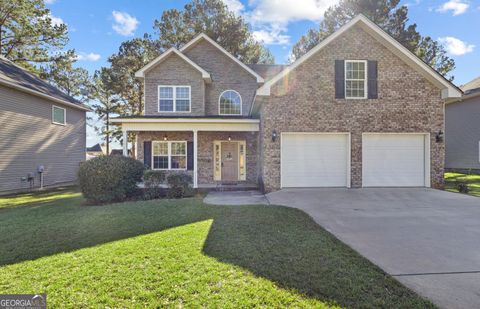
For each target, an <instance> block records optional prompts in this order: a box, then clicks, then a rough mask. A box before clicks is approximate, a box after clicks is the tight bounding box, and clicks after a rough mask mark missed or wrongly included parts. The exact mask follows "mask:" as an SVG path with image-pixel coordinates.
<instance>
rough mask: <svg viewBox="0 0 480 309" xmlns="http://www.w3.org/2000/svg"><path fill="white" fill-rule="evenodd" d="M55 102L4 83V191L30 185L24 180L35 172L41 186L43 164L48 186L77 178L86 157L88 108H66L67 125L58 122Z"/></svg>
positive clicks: (0, 163)
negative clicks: (54, 112) (39, 170)
mask: <svg viewBox="0 0 480 309" xmlns="http://www.w3.org/2000/svg"><path fill="white" fill-rule="evenodd" d="M52 105H54V104H53V103H51V102H49V101H48V100H45V99H42V98H39V97H36V96H32V95H29V94H26V93H22V92H19V91H16V90H13V89H10V88H7V87H3V86H0V123H2V128H1V130H0V192H1V191H9V190H18V189H24V188H28V187H29V183H28V182H22V181H21V178H22V177H27V175H28V173H33V174H34V175H35V186H36V187H38V186H39V183H40V180H39V175H38V173H37V172H36V171H37V166H39V165H43V166H44V167H45V172H44V185H45V186H49V185H54V184H58V183H65V182H72V181H75V180H76V173H77V169H78V166H79V164H80V162H82V161H84V160H85V149H86V144H85V143H86V119H85V111H80V110H77V109H71V108H69V107H66V122H67V124H66V125H65V126H61V125H54V124H52ZM55 105H57V106H61V105H59V104H55ZM62 107H64V106H62Z"/></svg>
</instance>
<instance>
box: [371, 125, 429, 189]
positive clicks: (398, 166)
mask: <svg viewBox="0 0 480 309" xmlns="http://www.w3.org/2000/svg"><path fill="white" fill-rule="evenodd" d="M362 139H363V142H362V149H363V151H362V171H363V172H362V183H363V186H364V187H423V186H425V184H426V180H425V175H426V173H427V166H426V164H425V161H426V154H427V153H428V151H426V146H425V134H364V135H363V137H362Z"/></svg>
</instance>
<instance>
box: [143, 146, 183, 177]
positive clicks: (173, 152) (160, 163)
mask: <svg viewBox="0 0 480 309" xmlns="http://www.w3.org/2000/svg"><path fill="white" fill-rule="evenodd" d="M152 148H153V149H152V166H153V169H158V170H186V169H187V142H153V143H152Z"/></svg>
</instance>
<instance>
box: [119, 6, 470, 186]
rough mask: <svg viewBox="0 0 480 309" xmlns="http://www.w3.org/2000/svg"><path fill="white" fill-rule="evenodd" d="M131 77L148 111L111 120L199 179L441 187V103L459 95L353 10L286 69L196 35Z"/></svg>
mask: <svg viewBox="0 0 480 309" xmlns="http://www.w3.org/2000/svg"><path fill="white" fill-rule="evenodd" d="M220 40H221V38H220ZM136 76H137V77H138V78H141V79H143V80H144V81H145V114H144V115H141V116H135V117H122V118H117V119H114V120H113V122H115V123H117V124H118V125H120V126H121V127H122V131H123V134H124V139H126V137H127V134H128V133H134V134H135V135H136V146H137V147H136V148H135V149H136V151H137V153H136V158H137V159H138V160H142V161H143V163H144V164H145V165H146V166H147V167H148V168H151V169H156V170H165V171H167V172H168V173H170V172H183V173H189V174H191V175H192V177H193V186H194V187H198V188H201V187H218V186H232V185H239V186H240V185H246V186H250V185H255V186H258V187H259V188H260V189H264V190H265V191H274V190H278V189H281V188H292V187H347V188H350V187H387V186H388V187H442V186H443V172H444V159H445V144H444V142H443V140H442V139H439V138H438V137H439V136H440V135H441V134H442V132H443V131H444V130H445V128H444V115H445V114H444V107H445V105H444V104H445V102H446V101H447V100H451V99H454V98H458V97H460V96H461V94H462V91H461V90H460V89H458V88H457V87H456V86H454V85H453V84H452V83H450V82H449V81H448V80H446V79H445V78H443V77H442V76H441V75H439V74H438V73H437V72H436V71H434V70H433V69H432V68H431V67H429V66H428V65H426V64H425V63H424V62H423V61H421V60H420V59H418V58H417V57H416V56H415V55H414V54H412V53H411V52H410V51H408V50H407V49H406V48H405V47H403V46H402V45H401V44H400V43H398V42H397V41H395V40H394V39H393V38H392V37H391V36H389V35H388V34H387V33H386V32H384V31H383V30H382V29H381V28H379V27H378V26H377V25H375V24H374V23H373V22H371V21H370V20H368V19H367V18H366V17H365V16H362V15H360V16H357V17H355V18H354V19H353V20H352V21H350V22H349V23H347V24H346V25H344V26H343V27H341V28H340V29H339V30H337V31H336V32H335V33H333V34H332V35H330V36H329V37H328V38H326V39H325V40H323V41H322V42H321V43H319V44H318V45H317V46H315V47H314V48H313V49H311V50H310V51H309V52H308V53H307V54H305V55H304V56H302V57H300V58H299V59H298V60H296V61H295V62H294V63H292V64H290V65H288V66H282V65H247V64H244V63H242V62H240V61H239V60H238V59H237V58H236V57H235V56H233V55H232V54H230V53H229V52H228V51H227V50H225V49H224V48H223V47H222V45H221V42H217V41H216V40H215V39H213V38H210V37H208V36H207V35H205V34H199V35H197V36H196V37H194V38H193V39H192V40H191V41H190V42H188V43H186V44H185V45H183V46H182V47H181V48H180V49H176V48H171V49H169V50H167V51H165V52H164V53H163V54H162V55H160V56H159V57H158V58H157V59H155V60H153V61H152V62H150V63H148V64H146V66H145V67H143V68H142V69H141V70H139V71H138V72H137V74H136ZM124 155H127V148H126V144H125V145H124Z"/></svg>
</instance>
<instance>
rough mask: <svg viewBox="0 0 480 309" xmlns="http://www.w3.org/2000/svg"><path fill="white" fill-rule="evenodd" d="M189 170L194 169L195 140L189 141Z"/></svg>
mask: <svg viewBox="0 0 480 309" xmlns="http://www.w3.org/2000/svg"><path fill="white" fill-rule="evenodd" d="M187 170H189V171H193V142H187Z"/></svg>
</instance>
